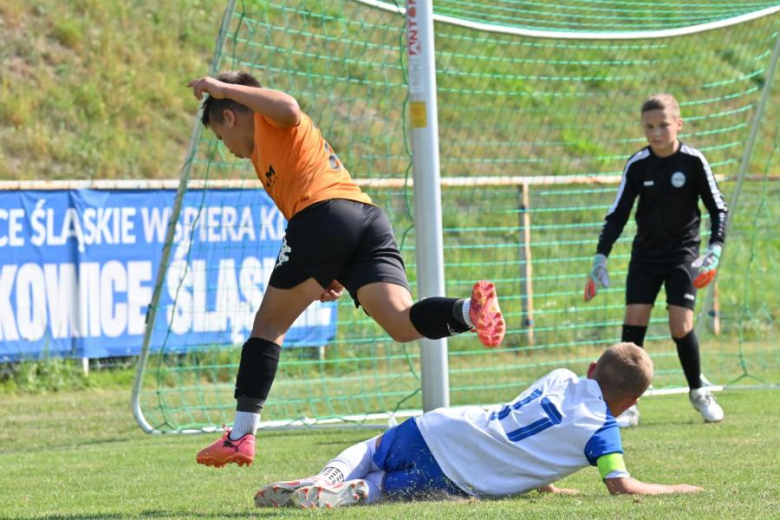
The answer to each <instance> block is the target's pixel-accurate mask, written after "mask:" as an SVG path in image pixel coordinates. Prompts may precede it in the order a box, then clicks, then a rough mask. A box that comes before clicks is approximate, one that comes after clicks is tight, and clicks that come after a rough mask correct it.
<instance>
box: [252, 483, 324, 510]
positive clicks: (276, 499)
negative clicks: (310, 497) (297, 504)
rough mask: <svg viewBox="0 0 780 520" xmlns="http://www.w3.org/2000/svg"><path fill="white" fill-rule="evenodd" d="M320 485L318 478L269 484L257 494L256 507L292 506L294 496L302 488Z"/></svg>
mask: <svg viewBox="0 0 780 520" xmlns="http://www.w3.org/2000/svg"><path fill="white" fill-rule="evenodd" d="M319 483H320V480H318V479H317V478H316V477H309V478H305V479H301V480H290V481H287V482H275V483H273V484H268V485H267V486H265V487H264V488H262V489H261V490H260V491H258V492H257V493H255V505H256V506H257V507H284V506H288V505H292V504H290V499H291V498H292V496H293V494H294V493H295V492H296V491H298V490H299V489H300V488H302V487H306V486H314V485H317V484H319Z"/></svg>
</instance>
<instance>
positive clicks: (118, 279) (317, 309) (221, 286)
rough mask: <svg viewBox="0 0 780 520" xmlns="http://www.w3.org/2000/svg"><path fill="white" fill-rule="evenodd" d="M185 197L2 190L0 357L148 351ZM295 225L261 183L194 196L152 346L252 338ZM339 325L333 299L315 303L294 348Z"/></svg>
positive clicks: (319, 339)
mask: <svg viewBox="0 0 780 520" xmlns="http://www.w3.org/2000/svg"><path fill="white" fill-rule="evenodd" d="M175 195H176V192H175V190H171V189H162V190H92V189H78V190H56V191H47V190H19V191H0V361H8V360H13V359H19V358H29V357H37V356H40V355H41V354H47V355H56V356H74V357H88V358H100V357H109V356H127V355H135V354H138V353H139V352H140V348H141V343H142V339H143V334H144V330H145V327H146V325H145V319H146V311H147V308H148V305H149V303H150V301H151V299H152V292H153V290H154V283H155V280H156V276H157V269H158V267H159V264H160V258H161V256H162V246H163V243H164V240H165V234H166V230H167V225H168V220H169V217H170V214H171V208H172V207H173V202H174V197H175ZM285 225H286V223H285V220H284V218H283V217H282V215H281V214H280V213H279V211H278V210H277V209H276V207H275V206H274V204H273V202H272V201H271V200H270V199H269V198H268V196H267V195H266V194H265V192H264V191H262V190H256V189H255V190H247V189H219V190H208V191H202V190H193V191H190V192H188V193H187V194H186V195H185V199H184V205H183V207H182V211H181V215H180V217H179V220H178V222H177V225H176V232H175V236H174V240H173V243H172V252H171V257H170V268H169V271H168V275H167V277H166V282H165V284H164V287H163V288H162V292H161V299H160V302H159V307H158V312H157V318H156V323H155V326H154V329H155V334H154V336H153V338H152V349H153V350H158V349H160V348H161V347H162V346H163V344H164V345H165V348H166V349H167V350H177V351H183V350H186V349H187V348H189V347H190V346H192V345H204V344H207V345H215V344H217V345H219V344H225V345H227V344H241V343H243V342H244V341H245V340H246V338H248V337H249V332H250V331H251V327H252V322H253V319H254V314H255V312H256V311H257V309H258V308H259V305H260V301H261V300H262V297H263V294H264V292H265V289H266V285H267V282H268V278H269V277H270V275H271V271H272V270H273V268H274V265H275V263H276V258H277V255H278V253H279V248H280V246H281V244H282V238H283V237H284V229H285ZM174 302H175V303H174ZM335 332H336V305H335V303H319V302H315V303H314V304H312V305H311V306H310V307H309V308H308V309H307V310H306V312H305V313H304V314H303V315H302V316H301V317H300V318H299V319H298V321H296V323H295V324H294V325H293V327H292V329H291V330H290V332H289V333H288V334H287V337H286V339H285V346H287V347H293V346H320V345H325V344H327V343H328V342H329V341H331V340H332V339H333V337H334V336H335Z"/></svg>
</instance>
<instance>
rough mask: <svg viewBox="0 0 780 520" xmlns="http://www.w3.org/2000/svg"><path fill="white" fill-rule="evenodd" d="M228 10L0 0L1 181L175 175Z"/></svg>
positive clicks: (184, 2)
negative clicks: (199, 79)
mask: <svg viewBox="0 0 780 520" xmlns="http://www.w3.org/2000/svg"><path fill="white" fill-rule="evenodd" d="M224 7H225V2H224V1H222V0H173V1H165V2H158V1H154V0H132V1H130V0H116V1H103V0H73V1H68V2H63V1H61V0H36V1H35V2H30V1H28V0H3V1H2V2H0V179H4V180H8V179H38V180H43V179H92V178H108V179H115V178H173V177H176V176H177V174H178V171H179V168H180V165H181V162H182V159H183V157H184V154H185V152H186V148H187V144H188V142H189V135H190V131H191V127H192V118H193V115H194V112H195V110H196V107H197V104H196V103H195V100H194V98H192V97H190V96H188V94H187V91H186V89H185V88H184V85H185V84H186V83H187V81H188V80H189V79H191V78H192V76H194V75H197V74H202V73H204V72H205V71H206V70H207V67H208V63H209V60H210V59H211V55H212V53H213V48H214V39H215V36H216V34H217V31H218V28H219V23H220V19H221V15H222V11H223V10H224Z"/></svg>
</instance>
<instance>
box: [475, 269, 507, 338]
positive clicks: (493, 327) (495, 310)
mask: <svg viewBox="0 0 780 520" xmlns="http://www.w3.org/2000/svg"><path fill="white" fill-rule="evenodd" d="M469 319H471V323H473V324H474V329H475V331H476V333H477V336H479V340H480V341H481V342H482V344H483V345H485V346H486V347H491V348H492V347H497V346H499V345H500V344H501V342H502V341H503V340H504V334H505V333H506V322H505V321H504V315H503V314H501V309H500V308H499V307H498V296H497V295H496V286H495V285H493V284H492V283H490V282H488V281H485V280H481V281H479V282H477V283H475V284H474V287H473V288H472V290H471V308H470V309H469Z"/></svg>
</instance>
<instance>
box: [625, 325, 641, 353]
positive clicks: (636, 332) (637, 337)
mask: <svg viewBox="0 0 780 520" xmlns="http://www.w3.org/2000/svg"><path fill="white" fill-rule="evenodd" d="M646 332H647V327H646V326H645V327H643V326H641V325H623V335H622V337H621V338H620V341H622V342H624V343H633V344H634V345H636V346H638V347H643V348H644V346H645V345H644V343H645V333H646Z"/></svg>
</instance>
